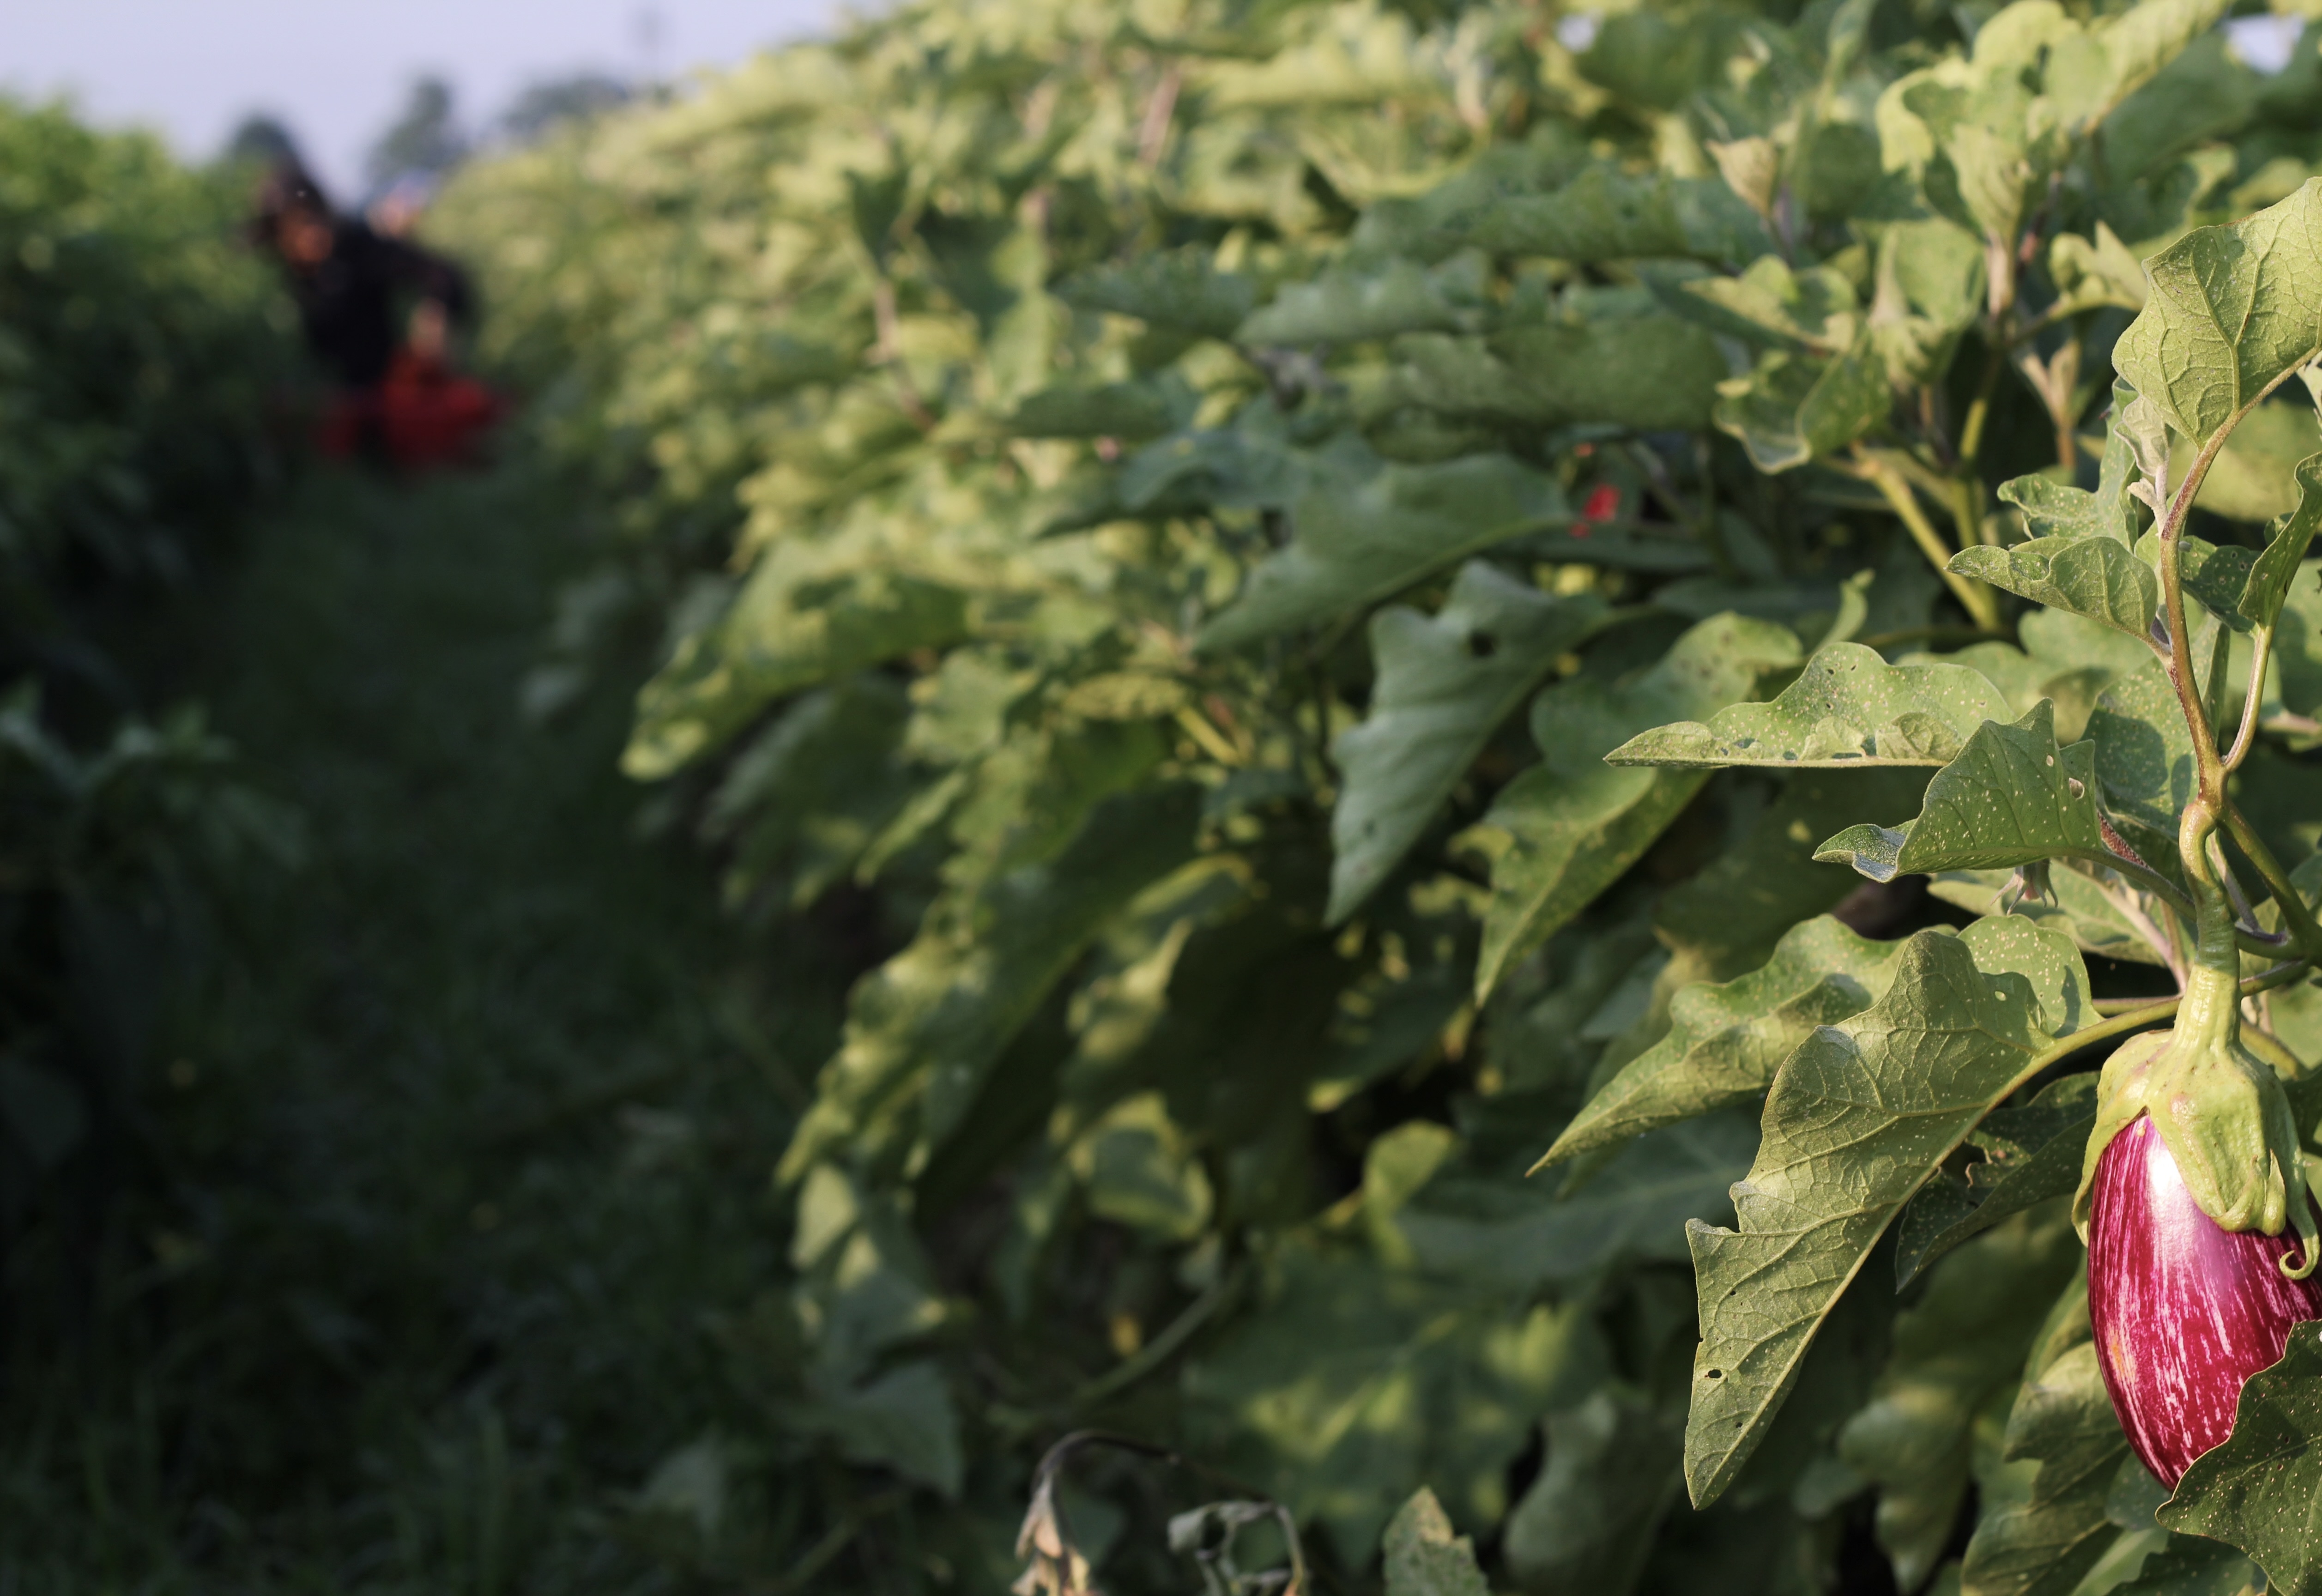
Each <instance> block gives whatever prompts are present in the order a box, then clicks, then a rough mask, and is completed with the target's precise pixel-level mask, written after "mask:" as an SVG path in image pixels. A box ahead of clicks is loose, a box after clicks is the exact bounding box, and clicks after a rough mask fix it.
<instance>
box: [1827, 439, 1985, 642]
mask: <svg viewBox="0 0 2322 1596" xmlns="http://www.w3.org/2000/svg"><path fill="white" fill-rule="evenodd" d="M1857 459H1858V461H1859V464H1858V465H1857V466H1856V468H1855V474H1856V475H1858V476H1859V477H1860V479H1862V480H1864V481H1866V482H1868V483H1869V484H1870V485H1871V486H1872V487H1873V488H1877V489H1878V490H1879V497H1882V498H1884V499H1885V500H1886V501H1887V505H1888V508H1889V509H1891V510H1893V511H1894V512H1895V514H1896V515H1897V518H1898V519H1900V520H1901V521H1902V523H1903V524H1904V526H1905V527H1906V529H1907V530H1908V531H1909V532H1910V534H1911V541H1912V542H1914V543H1917V544H1918V545H1919V552H1921V553H1923V554H1924V555H1925V556H1926V557H1927V563H1928V564H1930V565H1932V566H1933V567H1934V568H1935V573H1936V574H1937V575H1938V576H1940V577H1942V578H1943V584H1944V586H1946V587H1948V588H1951V590H1952V596H1953V597H1956V598H1958V600H1959V601H1960V604H1961V606H1963V607H1964V608H1965V609H1966V610H1967V613H1968V616H1969V618H1970V619H1971V620H1973V621H1974V622H1975V624H1976V625H1977V626H1978V627H1979V628H1980V629H1982V630H1983V631H1986V632H1997V631H1998V630H1999V600H1998V599H1997V597H1995V596H1994V595H1993V593H1992V591H1991V589H1990V588H1988V587H1986V586H1985V585H1984V584H1983V583H1981V582H1979V581H1976V580H1975V579H1972V578H1970V577H1963V576H1961V575H1960V574H1959V573H1958V572H1957V571H1955V570H1952V548H1951V545H1950V544H1948V543H1944V542H1943V534H1942V533H1940V532H1937V531H1936V530H1935V526H1934V523H1933V522H1932V521H1930V520H1928V519H1927V515H1926V512H1925V511H1924V510H1922V509H1920V508H1919V501H1918V500H1917V499H1915V498H1914V497H1912V496H1911V485H1910V484H1909V483H1908V482H1906V481H1905V480H1904V479H1903V474H1902V473H1901V472H1900V471H1897V470H1896V469H1895V468H1894V467H1893V466H1892V465H1890V464H1889V463H1888V462H1887V461H1883V460H1880V459H1879V458H1878V457H1877V456H1876V455H1872V454H1868V453H1865V454H1862V455H1859V456H1858V457H1857Z"/></svg>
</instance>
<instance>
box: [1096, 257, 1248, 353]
mask: <svg viewBox="0 0 2322 1596" xmlns="http://www.w3.org/2000/svg"><path fill="white" fill-rule="evenodd" d="M1056 293H1057V296H1059V297H1060V298H1063V299H1065V300H1066V301H1068V302H1070V303H1072V304H1074V305H1079V306H1086V307H1088V308H1089V309H1091V310H1110V311H1113V312H1116V313H1118V314H1119V315H1131V316H1138V317H1141V318H1142V319H1144V320H1146V321H1147V322H1151V323H1153V324H1156V326H1164V327H1175V328H1182V329H1184V331H1186V332H1188V333H1205V334H1207V335H1208V336H1210V337H1211V338H1230V337H1232V336H1233V333H1234V329H1236V328H1237V327H1239V326H1240V325H1241V324H1242V322H1243V320H1244V318H1246V317H1247V316H1248V315H1249V312H1250V307H1251V306H1253V305H1254V304H1256V303H1257V283H1256V282H1255V281H1254V280H1253V279H1251V278H1248V277H1245V276H1243V275H1242V274H1240V273H1239V272H1232V271H1220V269H1218V268H1217V266H1216V264H1215V263H1214V261H1213V260H1212V259H1211V255H1210V252H1209V251H1206V250H1201V249H1185V250H1179V251H1175V252H1174V253H1169V254H1160V253H1154V254H1144V255H1138V257H1136V258H1135V259H1134V260H1129V261H1126V262H1124V263H1122V264H1120V265H1117V266H1106V267H1099V268H1096V269H1092V270H1090V271H1087V272H1084V273H1083V274H1082V275H1080V276H1078V277H1075V278H1069V279H1067V280H1066V281H1065V282H1064V283H1063V284H1062V285H1060V286H1059V287H1057V289H1056Z"/></svg>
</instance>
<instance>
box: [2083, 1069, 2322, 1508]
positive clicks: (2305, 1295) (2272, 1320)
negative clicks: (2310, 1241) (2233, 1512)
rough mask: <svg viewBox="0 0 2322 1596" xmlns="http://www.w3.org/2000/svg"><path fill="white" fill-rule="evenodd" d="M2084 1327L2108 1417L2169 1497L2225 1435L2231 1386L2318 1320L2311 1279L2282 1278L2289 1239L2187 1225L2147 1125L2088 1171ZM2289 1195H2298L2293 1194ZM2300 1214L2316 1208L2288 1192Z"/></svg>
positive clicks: (2140, 1123) (2145, 1120)
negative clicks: (2092, 1338) (2296, 1328)
mask: <svg viewBox="0 0 2322 1596" xmlns="http://www.w3.org/2000/svg"><path fill="white" fill-rule="evenodd" d="M2095 1175H2096V1179H2095V1181H2094V1190H2093V1192H2092V1198H2093V1201H2092V1202H2091V1205H2090V1212H2089V1318H2090V1321H2091V1324H2092V1327H2093V1328H2094V1330H2095V1333H2096V1343H2097V1351H2098V1363H2099V1364H2100V1365H2101V1367H2102V1369H2103V1371H2104V1382H2105V1389H2106V1390H2107V1391H2108V1392H2110V1393H2111V1396H2112V1405H2113V1411H2114V1412H2116V1413H2117V1414H2118V1415H2119V1416H2120V1424H2121V1428H2122V1429H2124V1430H2125V1431H2127V1433H2128V1441H2129V1445H2130V1446H2133V1447H2134V1448H2135V1451H2136V1455H2137V1456H2138V1457H2139V1458H2141V1459H2143V1460H2144V1466H2145V1467H2146V1468H2148V1469H2150V1470H2152V1471H2153V1478H2155V1479H2157V1480H2159V1481H2160V1482H2162V1484H2164V1485H2166V1486H2168V1487H2169V1488H2170V1489H2171V1491H2174V1490H2175V1489H2176V1488H2177V1482H2178V1481H2179V1480H2180V1479H2181V1478H2183V1477H2184V1473H2185V1471H2186V1469H2187V1468H2189V1466H2191V1464H2192V1462H2193V1460H2194V1459H2195V1458H2197V1457H2199V1456H2200V1455H2201V1454H2203V1453H2204V1452H2207V1451H2208V1449H2209V1448H2210V1447H2212V1446H2217V1444H2218V1443H2219V1442H2221V1441H2223V1440H2224V1439H2225V1438H2226V1436H2228V1435H2230V1434H2232V1433H2233V1427H2234V1405H2235V1402H2236V1401H2237V1400H2239V1399H2240V1397H2241V1391H2242V1383H2243V1382H2244V1381H2246V1380H2247V1379H2248V1378H2249V1377H2250V1376H2251V1375H2253V1374H2254V1373H2257V1372H2258V1371H2259V1370H2261V1369H2263V1368H2266V1367H2268V1366H2269V1365H2271V1364H2273V1363H2278V1362H2280V1361H2281V1353H2282V1348H2283V1347H2284V1345H2287V1344H2288V1341H2289V1338H2290V1327H2291V1326H2292V1325H2295V1324H2298V1323H2299V1322H2301V1321H2303V1320H2306V1319H2322V1274H2312V1273H2309V1274H2308V1275H2307V1276H2306V1277H2305V1278H2303V1279H2297V1278H2292V1276H2291V1275H2290V1273H2289V1272H2287V1271H2288V1270H2289V1269H2290V1267H2292V1266H2294V1265H2295V1264H2296V1263H2298V1253H2299V1236H2298V1234H2297V1232H2296V1231H2295V1230H2285V1232H2284V1233H2283V1234H2281V1235H2279V1236H2267V1235H2265V1234H2264V1233H2263V1232H2262V1231H2258V1230H2239V1231H2235V1230H2227V1229H2226V1228H2225V1227H2223V1226H2221V1225H2219V1224H2218V1223H2217V1221H2216V1220H2215V1219H2212V1218H2209V1216H2208V1215H2207V1214H2205V1213H2203V1212H2202V1211H2201V1208H2200V1206H2199V1204H2198V1203H2196V1202H2195V1201H2194V1200H2193V1195H2192V1193H2191V1191H2190V1190H2188V1189H2187V1187H2186V1184H2185V1181H2184V1177H2183V1176H2182V1175H2181V1174H2180V1173H2179V1172H2178V1167H2177V1160H2176V1158H2175V1156H2174V1155H2173V1154H2171V1152H2170V1151H2169V1148H2168V1146H2167V1145H2165V1144H2164V1143H2163V1142H2162V1137H2161V1135H2160V1133H2159V1132H2158V1130H2156V1129H2155V1127H2154V1126H2153V1120H2152V1118H2151V1117H2150V1116H2146V1115H2140V1116H2139V1117H2137V1118H2136V1119H2135V1121H2134V1122H2133V1123H2131V1124H2130V1125H2128V1126H2125V1127H2124V1128H2123V1129H2122V1130H2121V1131H2120V1132H2119V1133H2118V1134H2117V1135H2115V1136H2114V1137H2113V1138H2112V1139H2111V1141H2110V1143H2109V1144H2108V1145H2107V1146H2106V1147H2105V1149H2104V1151H2103V1153H2102V1154H2101V1155H2100V1156H2099V1158H2098V1162H2097V1168H2096V1171H2095ZM2300 1184H2301V1187H2302V1185H2303V1182H2301V1183H2300ZM2297 1195H2298V1197H2299V1198H2300V1199H2303V1200H2304V1204H2305V1206H2306V1207H2307V1208H2308V1210H2309V1211H2312V1212H2314V1213H2316V1214H2317V1217H2318V1218H2322V1208H2317V1207H2316V1205H2315V1203H2314V1199H2313V1198H2312V1197H2311V1196H2310V1195H2309V1194H2308V1193H2307V1192H2306V1191H2304V1190H2302V1189H2301V1190H2299V1192H2298V1194H2297Z"/></svg>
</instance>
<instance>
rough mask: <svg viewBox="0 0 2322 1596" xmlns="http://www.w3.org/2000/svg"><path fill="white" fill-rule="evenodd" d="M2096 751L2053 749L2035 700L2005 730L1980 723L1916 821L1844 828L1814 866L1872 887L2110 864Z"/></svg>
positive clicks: (2052, 728) (2048, 719)
mask: <svg viewBox="0 0 2322 1596" xmlns="http://www.w3.org/2000/svg"><path fill="white" fill-rule="evenodd" d="M2096 752H2097V751H2096V744H2095V743H2086V742H2083V743H2073V744H2072V745H2071V747H2070V748H2062V749H2060V748H2058V747H2057V746H2056V707H2055V706H2054V705H2053V704H2052V703H2051V702H2049V701H2048V700H2047V699H2045V698H2043V699H2042V700H2041V701H2040V702H2039V703H2037V704H2035V705H2034V706H2033V707H2032V712H2031V713H2030V714H2028V715H2026V716H2024V718H2023V719H2021V720H2019V721H2017V722H2016V723H2015V724H2014V725H2002V724H2001V723H2000V722H1998V721H1996V720H1990V721H1986V722H1984V723H1983V725H1981V726H1979V727H1978V728H1977V730H1976V734H1975V735H1974V736H1972V737H1970V738H1969V739H1968V743H1967V746H1966V747H1965V748H1963V749H1961V751H1960V756H1959V757H1958V758H1957V759H1955V760H1953V761H1952V762H1951V763H1949V764H1947V765H1945V766H1944V767H1943V770H1942V771H1939V772H1937V773H1936V776H1935V779H1934V780H1933V781H1930V782H1929V783H1927V796H1926V801H1925V805H1924V807H1923V808H1921V809H1920V811H1919V814H1918V817H1917V818H1916V819H1913V820H1906V821H1905V822H1904V823H1903V824H1902V825H1899V826H1886V825H1854V826H1850V827H1848V828H1847V829H1846V830H1844V831H1842V832H1841V833H1839V834H1837V835H1836V836H1834V837H1833V838H1831V839H1830V840H1829V841H1828V842H1826V843H1824V844H1823V845H1822V846H1821V847H1819V848H1817V849H1815V858H1816V859H1819V860H1823V861H1825V862H1831V863H1842V864H1851V865H1852V866H1853V867H1854V868H1855V869H1856V870H1857V871H1860V872H1861V873H1862V874H1864V875H1866V876H1868V877H1869V878H1870V879H1871V880H1874V881H1891V880H1894V879H1895V878H1896V877H1897V876H1898V875H1925V874H1932V873H1933V871H1943V870H2001V869H2007V868H2008V867H2011V866H2015V865H2023V864H2036V863H2038V862H2040V861H2041V860H2043V859H2060V858H2067V857H2070V858H2079V859H2089V860H2097V861H2106V860H2114V859H2116V855H2115V854H2114V853H2112V852H2111V851H2110V850H2109V849H2107V847H2106V846H2105V840H2104V827H2103V822H2102V821H2101V819H2100V818H2099V817H2098V813H2097V797H2096V791H2097V771H2096Z"/></svg>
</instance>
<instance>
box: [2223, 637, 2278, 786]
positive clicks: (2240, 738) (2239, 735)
mask: <svg viewBox="0 0 2322 1596" xmlns="http://www.w3.org/2000/svg"><path fill="white" fill-rule="evenodd" d="M2250 653H2251V655H2252V656H2253V657H2252V659H2251V661H2250V677H2249V692H2248V694H2247V695H2246V696H2245V697H2244V698H2243V699H2242V725H2241V730H2239V731H2238V732H2236V733H2235V734H2234V746H2233V749H2232V752H2228V753H2227V754H2226V773H2227V774H2228V775H2230V774H2232V773H2233V772H2234V771H2238V770H2240V769H2241V768H2242V761H2244V760H2245V759H2247V758H2248V757H2249V751H2250V743H2252V742H2253V740H2254V739H2255V737H2256V735H2257V717H2258V706H2259V703H2260V701H2261V700H2263V698H2265V672H2266V667H2267V666H2268V665H2269V664H2271V663H2272V659H2273V628H2272V627H2271V626H2260V627H2259V628H2258V629H2257V630H2256V631H2255V632H2253V633H2252V634H2250Z"/></svg>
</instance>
